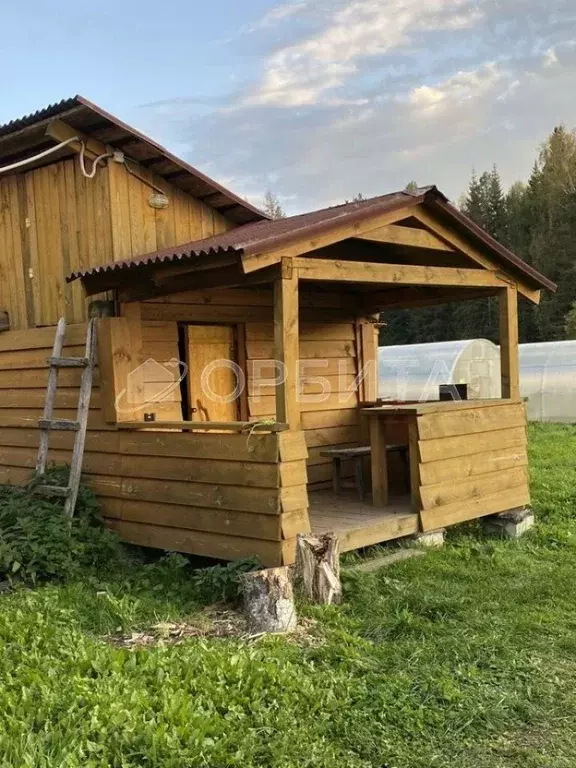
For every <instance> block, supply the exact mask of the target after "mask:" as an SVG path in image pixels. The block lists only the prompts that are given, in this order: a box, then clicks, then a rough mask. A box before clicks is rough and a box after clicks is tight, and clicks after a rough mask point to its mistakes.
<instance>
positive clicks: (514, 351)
mask: <svg viewBox="0 0 576 768" xmlns="http://www.w3.org/2000/svg"><path fill="white" fill-rule="evenodd" d="M500 367H501V378H502V397H503V398H507V397H509V398H512V399H517V398H519V397H520V377H519V373H518V292H517V290H516V287H515V286H513V285H509V286H507V287H506V288H504V289H503V290H501V291H500Z"/></svg>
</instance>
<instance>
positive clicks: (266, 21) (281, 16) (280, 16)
mask: <svg viewBox="0 0 576 768" xmlns="http://www.w3.org/2000/svg"><path fill="white" fill-rule="evenodd" d="M308 5H309V0H298V1H297V2H294V3H286V4H284V5H277V6H276V7H275V8H271V9H270V10H269V11H267V12H266V13H265V14H264V16H262V17H261V18H260V19H259V20H258V21H256V22H254V23H253V24H247V25H246V26H245V27H242V28H241V29H240V32H239V34H240V35H243V34H251V33H253V32H257V31H259V30H261V29H266V28H268V27H273V26H275V25H276V24H279V23H280V22H282V21H285V20H286V19H289V18H291V17H292V16H296V15H297V14H298V13H300V12H301V11H303V10H304V9H305V8H306V7H307V6H308Z"/></svg>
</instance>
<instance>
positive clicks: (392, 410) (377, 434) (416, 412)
mask: <svg viewBox="0 0 576 768" xmlns="http://www.w3.org/2000/svg"><path fill="white" fill-rule="evenodd" d="M514 402H516V401H513V400H508V399H505V400H445V401H439V400H435V401H430V402H425V403H404V404H394V405H381V406H377V407H372V408H363V409H362V411H361V413H362V414H363V415H365V416H367V417H368V420H369V424H370V445H371V448H372V453H371V457H372V462H371V463H372V501H373V504H374V506H376V507H386V506H387V505H388V462H387V455H386V443H387V439H388V441H389V442H391V443H396V442H398V439H397V436H396V437H394V436H392V435H391V427H392V425H393V424H395V423H396V424H398V423H401V424H404V425H406V426H407V431H408V456H409V464H410V496H411V500H412V507H413V509H414V510H415V511H418V510H419V509H420V454H419V448H418V443H419V440H420V439H421V438H420V434H419V422H418V417H423V416H428V415H430V414H440V413H447V414H448V413H450V412H453V411H467V412H471V411H474V410H476V409H484V408H486V407H489V406H494V405H506V404H510V403H514Z"/></svg>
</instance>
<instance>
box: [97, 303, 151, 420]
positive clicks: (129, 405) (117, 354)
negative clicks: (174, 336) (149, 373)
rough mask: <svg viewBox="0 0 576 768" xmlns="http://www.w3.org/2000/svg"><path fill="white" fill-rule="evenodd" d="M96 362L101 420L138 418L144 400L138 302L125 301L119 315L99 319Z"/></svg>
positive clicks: (140, 416)
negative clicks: (98, 371)
mask: <svg viewBox="0 0 576 768" xmlns="http://www.w3.org/2000/svg"><path fill="white" fill-rule="evenodd" d="M99 322H100V325H99V333H98V365H99V368H100V380H101V382H102V384H101V387H100V392H101V402H102V412H103V414H104V419H105V420H106V421H108V422H111V423H116V422H124V421H129V422H130V421H141V420H142V408H141V406H142V404H143V403H144V382H143V381H142V380H141V378H142V376H141V374H142V372H141V369H140V367H139V366H140V365H141V363H142V362H143V361H142V327H141V317H140V305H139V304H125V305H123V307H122V317H103V318H101V320H100V321H99Z"/></svg>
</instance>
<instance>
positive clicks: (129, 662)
mask: <svg viewBox="0 0 576 768" xmlns="http://www.w3.org/2000/svg"><path fill="white" fill-rule="evenodd" d="M530 451H531V475H532V492H533V506H534V508H535V511H536V513H537V515H538V528H537V530H536V531H535V532H534V533H531V534H530V535H529V536H527V537H526V538H525V539H523V540H522V541H520V542H505V541H499V540H489V539H484V538H482V536H481V533H480V529H479V527H478V526H476V525H474V524H471V525H468V526H463V527H462V528H461V529H460V530H456V531H454V532H452V533H451V536H450V540H449V544H448V546H447V547H446V548H445V549H444V550H443V551H438V552H432V553H430V554H429V555H428V556H427V557H426V558H418V559H414V560H410V561H406V562H404V563H401V564H398V565H396V566H394V567H393V568H390V569H388V570H385V571H381V572H379V573H377V574H366V575H362V576H355V577H353V578H352V577H348V578H347V583H346V602H345V604H344V605H343V606H342V607H339V608H333V607H331V608H322V609H321V608H317V607H316V608H314V607H311V608H307V609H303V611H304V612H305V613H307V614H308V615H309V616H311V617H313V618H316V619H318V620H319V621H318V624H317V625H316V630H315V631H316V632H317V633H319V634H320V635H321V642H320V643H319V644H313V645H298V644H295V643H293V642H289V641H288V640H286V639H285V638H277V637H268V638H263V639H261V640H258V641H255V642H252V643H248V644H246V643H242V642H240V641H234V640H222V639H220V640H216V639H214V640H207V639H201V640H189V641H186V642H184V643H182V644H180V645H175V646H165V647H154V648H148V649H142V650H136V651H130V650H125V649H120V648H116V647H114V646H113V645H110V644H109V643H107V642H105V641H104V639H103V636H104V635H106V634H108V633H110V632H115V631H117V630H121V631H124V632H127V631H130V630H132V629H134V628H138V627H143V626H147V625H149V624H150V623H154V622H157V621H161V620H168V619H179V618H183V617H186V616H188V615H190V614H193V613H194V612H195V611H197V610H198V608H199V605H198V601H197V600H198V599H197V590H196V591H195V590H194V589H193V588H192V587H191V586H190V580H189V579H188V578H187V577H186V573H185V572H184V571H182V570H177V571H175V572H174V574H172V575H170V574H169V573H168V574H167V573H166V569H164V570H162V569H161V568H156V567H154V566H144V565H138V564H136V565H132V566H129V565H127V566H126V567H125V568H120V567H119V568H117V569H116V570H114V572H112V573H110V574H106V573H100V574H97V573H90V574H89V575H87V576H86V577H85V578H84V579H82V580H75V581H73V582H69V583H67V584H65V585H59V586H58V585H50V586H46V587H43V588H39V589H36V590H21V591H17V592H16V593H14V594H12V595H9V596H7V597H2V598H0V713H1V714H0V766H1V768H5V767H8V766H10V767H12V766H14V767H15V768H16V767H17V768H24V767H27V766H34V768H36V767H40V766H50V768H56V767H59V766H66V767H67V768H68V767H70V768H72V767H74V768H75V767H76V766H82V767H83V768H90V767H92V766H94V767H95V766H99V767H100V766H102V768H104V766H106V767H108V766H118V768H120V767H121V766H122V767H124V766H125V767H128V766H130V767H132V766H134V767H136V766H139V767H140V766H150V767H152V766H154V767H157V766H166V767H170V768H171V767H173V768H186V767H188V766H190V767H191V768H192V767H196V766H198V767H200V766H203V767H206V768H208V767H209V768H228V767H232V766H242V768H252V767H256V766H257V767H258V768H263V767H266V766H274V768H280V767H281V768H289V767H290V768H291V767H292V766H294V767H296V766H298V767H300V766H314V768H316V767H318V768H328V767H330V768H336V766H338V768H341V767H343V766H344V767H350V768H356V767H358V768H359V767H360V766H362V767H366V768H368V767H370V768H372V767H373V768H380V767H382V766H384V765H387V766H389V767H390V768H392V767H395V768H431V767H434V766H451V767H452V766H457V767H458V768H468V767H469V768H488V767H490V768H499V767H500V766H511V767H515V766H523V767H526V768H536V767H538V768H544V767H545V768H564V766H574V765H576V757H575V754H576V516H575V501H576V428H572V427H560V426H537V427H532V428H531V430H530Z"/></svg>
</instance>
